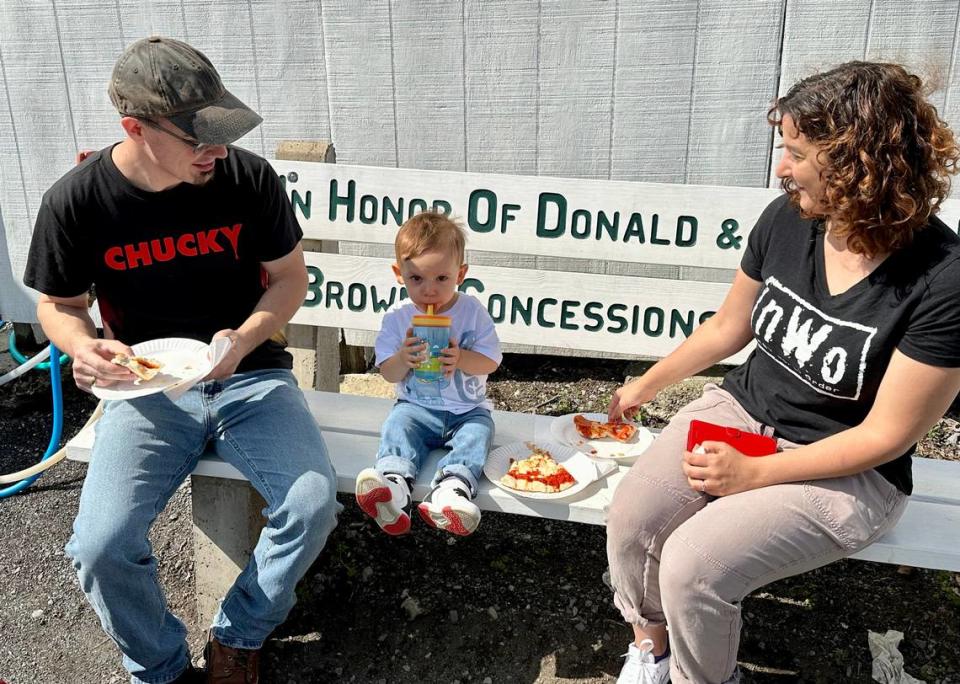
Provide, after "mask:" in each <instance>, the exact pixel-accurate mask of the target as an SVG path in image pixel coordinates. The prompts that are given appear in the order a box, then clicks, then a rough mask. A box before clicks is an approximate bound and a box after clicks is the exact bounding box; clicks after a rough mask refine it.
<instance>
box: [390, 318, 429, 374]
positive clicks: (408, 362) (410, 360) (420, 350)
mask: <svg viewBox="0 0 960 684" xmlns="http://www.w3.org/2000/svg"><path fill="white" fill-rule="evenodd" d="M397 356H399V357H400V358H401V359H402V360H403V365H405V366H406V367H407V368H416V367H417V366H419V365H420V364H421V363H423V362H424V361H426V360H427V343H426V342H424V341H423V340H421V339H420V338H419V337H414V335H413V328H407V336H406V337H405V338H404V339H403V344H402V345H400V349H399V350H398V351H397Z"/></svg>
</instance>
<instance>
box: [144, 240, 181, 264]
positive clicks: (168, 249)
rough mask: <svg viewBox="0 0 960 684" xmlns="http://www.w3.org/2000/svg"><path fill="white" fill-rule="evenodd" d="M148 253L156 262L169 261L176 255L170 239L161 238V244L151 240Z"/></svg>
mask: <svg viewBox="0 0 960 684" xmlns="http://www.w3.org/2000/svg"><path fill="white" fill-rule="evenodd" d="M161 244H162V246H161ZM150 252H151V253H152V254H153V258H154V259H156V260H157V261H170V260H171V259H172V258H173V257H175V256H176V255H177V249H176V247H175V246H174V244H173V238H172V237H165V238H163V243H161V242H160V240H151V241H150Z"/></svg>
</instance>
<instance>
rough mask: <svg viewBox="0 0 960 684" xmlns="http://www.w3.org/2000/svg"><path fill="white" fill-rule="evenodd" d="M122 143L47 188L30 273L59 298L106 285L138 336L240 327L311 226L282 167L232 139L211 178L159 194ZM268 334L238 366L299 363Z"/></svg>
mask: <svg viewBox="0 0 960 684" xmlns="http://www.w3.org/2000/svg"><path fill="white" fill-rule="evenodd" d="M112 149H113V148H112V147H110V148H107V149H104V150H101V151H100V152H96V153H94V154H92V155H91V156H90V157H89V158H88V159H87V160H85V161H84V162H83V163H82V164H80V165H79V166H77V167H76V168H74V169H72V170H71V171H70V172H68V173H67V174H66V175H64V176H63V177H62V178H61V179H60V180H58V181H57V182H56V183H55V184H54V185H53V187H51V188H50V189H49V190H48V191H47V192H46V193H45V194H44V196H43V202H42V203H41V205H40V211H39V214H38V215H37V223H36V226H35V228H34V231H33V240H32V242H31V244H30V253H29V256H28V259H27V268H26V272H25V274H24V278H23V281H24V283H25V284H26V285H28V286H29V287H32V288H34V289H36V290H39V291H40V292H42V293H44V294H47V295H50V296H54V297H74V296H76V295H79V294H83V293H85V292H86V291H87V290H88V289H89V288H90V285H91V284H95V285H96V292H97V300H98V302H99V305H100V313H101V316H102V318H103V322H104V324H105V326H107V327H109V329H110V331H111V332H112V335H113V337H115V338H116V339H118V340H120V341H122V342H124V343H126V344H130V345H132V344H136V343H138V342H143V341H145V340H151V339H157V338H163V337H187V338H192V339H196V340H201V341H204V342H209V341H210V338H211V337H212V336H213V334H214V333H216V332H217V331H219V330H222V329H224V328H237V327H239V326H240V324H242V323H243V322H244V320H246V319H247V317H248V316H250V314H251V313H252V312H253V309H254V307H255V306H256V304H257V302H258V301H259V299H260V297H261V295H262V294H263V292H264V290H265V284H266V273H265V271H263V269H262V267H261V266H260V263H261V262H265V261H273V260H274V259H278V258H280V257H283V256H285V255H287V254H289V253H290V251H291V250H293V249H294V248H295V247H296V246H297V243H298V242H299V241H300V238H301V236H302V231H301V230H300V226H299V224H298V223H297V220H296V217H295V216H294V214H293V209H292V207H291V206H290V203H289V202H288V201H287V199H286V195H285V193H284V192H283V189H282V187H281V186H280V179H279V177H278V176H277V174H276V172H275V171H274V170H273V168H272V167H271V166H270V165H269V164H268V163H267V162H266V161H265V160H263V159H262V158H260V157H258V156H256V155H254V154H252V153H250V152H247V151H246V150H242V149H239V148H235V147H230V148H228V149H229V154H228V155H227V157H226V158H225V159H219V160H217V162H216V167H215V171H214V174H213V178H212V179H211V180H210V181H209V182H207V183H206V184H205V185H199V186H198V185H191V184H189V183H181V184H179V185H177V186H175V187H173V188H170V189H169V190H164V191H161V192H148V191H145V190H141V189H139V188H137V187H135V186H134V185H133V184H131V183H130V181H128V180H127V179H126V178H125V177H124V176H123V174H122V173H120V171H119V169H117V167H116V165H115V164H114V163H113V159H112V158H111V151H112ZM291 365H292V359H291V357H290V354H289V353H287V352H286V351H285V350H284V348H283V346H282V345H280V344H279V343H277V342H273V341H270V340H268V341H267V342H264V343H263V344H262V345H260V346H259V347H257V348H256V349H254V350H253V351H252V352H250V354H248V355H247V357H246V358H245V359H244V360H243V361H242V362H241V363H240V366H239V367H238V368H237V370H238V372H243V371H249V370H256V369H263V368H290V367H291Z"/></svg>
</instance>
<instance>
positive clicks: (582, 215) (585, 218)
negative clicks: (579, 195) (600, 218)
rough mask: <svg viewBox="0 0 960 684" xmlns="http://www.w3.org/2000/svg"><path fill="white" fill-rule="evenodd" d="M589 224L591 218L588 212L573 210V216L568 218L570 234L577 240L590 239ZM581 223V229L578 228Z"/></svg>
mask: <svg viewBox="0 0 960 684" xmlns="http://www.w3.org/2000/svg"><path fill="white" fill-rule="evenodd" d="M591 222H592V217H591V216H590V212H589V211H587V210H586V209H575V210H574V212H573V215H572V216H571V217H570V234H571V235H572V236H573V237H575V238H577V239H578V240H582V239H583V238H588V237H590V224H591ZM581 223H582V224H583V228H581V227H580V224H581Z"/></svg>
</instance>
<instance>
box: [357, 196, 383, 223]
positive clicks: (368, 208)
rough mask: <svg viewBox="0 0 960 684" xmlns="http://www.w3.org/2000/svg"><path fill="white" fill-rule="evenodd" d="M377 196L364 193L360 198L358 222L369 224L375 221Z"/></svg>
mask: <svg viewBox="0 0 960 684" xmlns="http://www.w3.org/2000/svg"><path fill="white" fill-rule="evenodd" d="M379 204H380V203H379V202H378V201H377V198H376V197H374V196H373V195H364V196H363V197H361V198H360V223H365V224H367V225H370V224H371V223H376V222H377V207H378V206H379Z"/></svg>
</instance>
